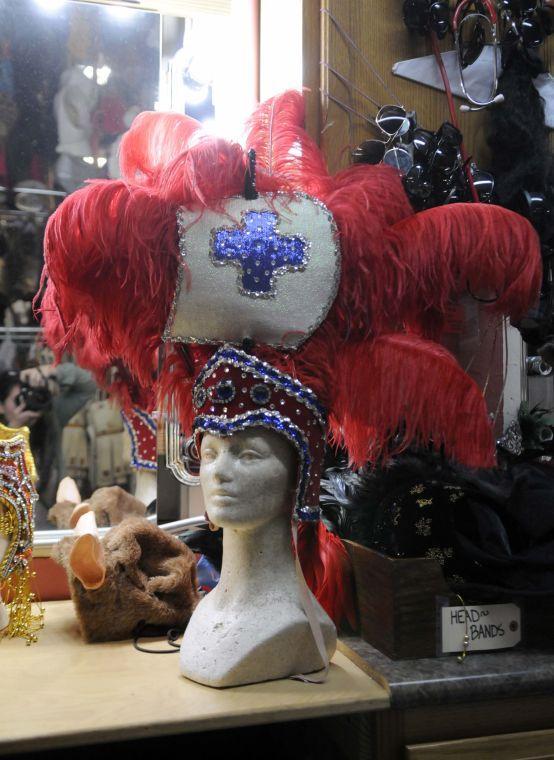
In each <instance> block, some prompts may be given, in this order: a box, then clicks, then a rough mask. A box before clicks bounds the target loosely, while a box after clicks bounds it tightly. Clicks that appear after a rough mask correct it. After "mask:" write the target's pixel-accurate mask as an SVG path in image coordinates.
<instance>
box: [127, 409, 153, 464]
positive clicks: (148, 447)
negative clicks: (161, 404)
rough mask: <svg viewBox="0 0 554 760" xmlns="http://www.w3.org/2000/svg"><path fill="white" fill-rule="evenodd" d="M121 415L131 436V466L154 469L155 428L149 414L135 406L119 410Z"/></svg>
mask: <svg viewBox="0 0 554 760" xmlns="http://www.w3.org/2000/svg"><path fill="white" fill-rule="evenodd" d="M121 417H122V419H123V422H124V424H125V427H126V428H127V432H128V433H129V437H130V438H131V467H134V469H135V470H155V469H156V467H157V453H156V429H157V428H156V423H155V422H154V420H153V419H152V417H151V415H149V414H148V412H145V411H144V410H143V409H139V408H138V407H136V406H135V407H133V408H132V409H131V411H130V412H121Z"/></svg>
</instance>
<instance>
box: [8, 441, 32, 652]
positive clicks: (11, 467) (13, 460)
mask: <svg viewBox="0 0 554 760" xmlns="http://www.w3.org/2000/svg"><path fill="white" fill-rule="evenodd" d="M6 430H10V428H5V427H4V431H3V432H4V433H5V431H6ZM24 430H26V431H27V434H28V432H29V431H28V429H27V428H25V429H24ZM11 432H12V437H11V438H8V439H4V440H0V535H1V536H3V537H4V538H5V539H7V548H6V550H5V552H4V554H3V556H2V557H0V595H1V598H3V599H4V602H5V604H6V606H7V609H8V614H9V622H8V626H7V628H5V629H4V630H3V631H2V632H1V633H2V635H4V636H10V637H14V636H17V637H21V638H24V639H25V640H26V642H27V644H31V643H32V642H34V641H36V640H37V635H36V634H37V631H38V630H39V629H40V628H42V625H43V612H42V608H41V607H40V606H39V609H38V611H37V612H34V611H33V604H34V603H35V594H34V593H33V591H32V588H31V584H32V579H33V576H34V573H33V571H32V568H31V558H32V550H33V507H34V504H35V502H36V501H37V498H38V496H37V493H36V491H35V487H34V485H33V480H32V478H31V475H30V472H29V469H28V464H27V463H28V461H29V455H30V449H29V437H28V435H27V436H25V435H22V434H21V432H20V431H17V434H16V435H13V433H14V431H13V430H11ZM30 459H31V461H32V457H31V458H30ZM33 467H34V462H33Z"/></svg>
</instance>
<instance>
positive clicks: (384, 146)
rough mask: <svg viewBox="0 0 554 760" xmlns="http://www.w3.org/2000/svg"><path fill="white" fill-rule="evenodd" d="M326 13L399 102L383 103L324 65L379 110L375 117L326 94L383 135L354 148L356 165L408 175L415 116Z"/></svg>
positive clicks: (326, 92) (329, 14)
mask: <svg viewBox="0 0 554 760" xmlns="http://www.w3.org/2000/svg"><path fill="white" fill-rule="evenodd" d="M322 12H323V13H326V14H327V16H328V17H329V19H330V20H331V22H332V23H333V25H334V27H335V28H336V29H337V31H338V33H339V34H340V35H341V37H342V38H343V39H344V40H345V41H346V43H347V44H348V45H349V47H350V48H351V49H352V50H354V51H355V52H356V53H357V54H358V56H359V57H360V58H361V60H362V61H363V62H364V64H365V65H366V66H367V67H368V68H369V70H370V71H371V73H372V75H373V76H374V77H375V78H376V79H377V81H378V82H379V83H380V84H381V86H382V87H383V89H385V90H386V91H387V93H388V94H389V95H391V96H392V99H393V100H395V101H396V103H393V104H389V105H381V104H379V103H378V102H377V101H376V100H375V99H374V98H372V97H371V96H370V95H368V94H367V93H365V92H363V90H361V89H360V88H359V87H356V85H354V84H353V83H352V82H350V81H349V80H348V79H347V78H346V77H345V76H344V75H343V74H341V73H340V72H339V71H337V70H336V69H334V68H333V67H332V66H329V64H326V63H325V64H324V65H325V66H326V68H327V70H328V71H329V72H330V73H331V74H333V76H335V77H336V78H337V79H338V80H339V81H340V82H341V83H342V84H343V85H344V86H345V88H346V90H348V91H349V93H351V92H355V93H357V94H358V95H360V96H361V97H362V98H364V99H365V100H366V101H368V102H369V103H370V104H371V105H372V106H373V108H374V109H376V115H375V118H372V117H371V116H368V115H367V114H365V113H362V112H361V111H360V110H358V109H357V108H354V107H353V106H351V105H349V104H348V103H345V102H344V101H343V100H341V99H340V98H337V97H336V96H335V95H333V94H331V93H330V92H328V91H324V95H326V96H327V97H328V98H329V100H331V101H333V102H334V103H336V104H337V105H338V106H340V107H341V108H342V109H344V110H345V111H347V112H348V113H351V114H353V115H354V116H357V117H358V118H360V119H362V120H363V121H365V122H366V123H367V124H370V125H371V126H373V127H375V128H376V129H377V130H378V131H379V133H380V137H381V139H378V138H373V139H369V140H364V141H363V142H362V143H361V144H360V145H359V146H358V147H357V148H355V149H354V151H353V152H352V159H353V161H354V163H367V164H380V163H383V164H387V165H389V166H393V167H394V168H395V169H397V170H398V171H399V172H400V173H401V174H402V175H405V174H406V172H408V171H409V170H410V168H411V166H412V164H413V159H412V154H411V151H410V150H409V149H408V148H407V146H406V144H405V143H408V142H409V140H410V134H411V132H412V130H413V128H414V127H415V113H413V112H408V111H407V110H406V109H405V108H404V106H402V105H401V104H400V102H399V100H398V98H397V97H396V95H395V94H394V93H393V92H392V90H391V89H390V87H389V86H388V85H387V83H386V82H385V81H384V79H383V78H382V77H381V75H380V74H379V72H378V71H377V70H376V69H375V68H374V67H373V66H372V64H371V63H370V62H369V61H368V59H367V58H366V57H365V56H364V54H363V53H362V51H361V50H360V49H359V47H358V46H357V45H356V43H355V42H354V40H353V39H352V38H351V37H350V35H349V34H348V33H347V32H346V31H345V30H344V29H343V28H342V26H341V25H340V24H339V22H338V21H337V19H336V18H335V17H334V16H333V14H331V13H330V12H329V11H328V10H327V9H322Z"/></svg>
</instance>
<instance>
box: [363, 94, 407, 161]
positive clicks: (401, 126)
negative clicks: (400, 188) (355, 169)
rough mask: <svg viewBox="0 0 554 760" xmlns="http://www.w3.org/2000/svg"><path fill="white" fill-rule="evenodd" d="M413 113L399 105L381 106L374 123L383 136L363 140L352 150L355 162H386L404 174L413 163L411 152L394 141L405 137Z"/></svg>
mask: <svg viewBox="0 0 554 760" xmlns="http://www.w3.org/2000/svg"><path fill="white" fill-rule="evenodd" d="M413 118H414V116H413V114H412V115H410V114H408V113H407V111H406V110H405V109H404V108H402V107H401V106H395V105H386V106H382V107H381V108H380V109H379V111H378V113H377V116H376V117H375V125H376V126H377V127H378V128H379V129H380V130H381V132H382V133H383V135H384V136H385V139H384V140H376V139H371V140H364V141H363V142H362V143H360V145H358V147H357V148H354V150H353V151H352V160H353V162H354V163H355V164H381V163H383V164H387V165H389V166H394V167H395V168H396V169H398V170H399V171H400V172H401V173H402V174H405V173H406V172H407V171H408V170H409V169H410V167H411V166H412V164H413V159H412V156H411V153H410V152H409V151H408V150H407V149H406V148H405V147H403V146H399V145H396V144H395V143H396V142H397V141H398V140H401V139H402V138H405V137H406V136H407V135H408V133H409V132H410V131H411V129H412V123H413Z"/></svg>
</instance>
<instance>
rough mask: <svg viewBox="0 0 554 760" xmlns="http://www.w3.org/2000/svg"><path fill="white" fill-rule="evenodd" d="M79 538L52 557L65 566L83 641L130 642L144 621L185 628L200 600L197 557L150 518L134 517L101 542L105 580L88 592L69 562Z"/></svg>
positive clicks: (68, 541)
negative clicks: (134, 632) (129, 639)
mask: <svg viewBox="0 0 554 760" xmlns="http://www.w3.org/2000/svg"><path fill="white" fill-rule="evenodd" d="M75 540H76V539H74V538H64V539H63V540H62V541H61V542H60V543H59V544H58V545H57V546H56V547H55V549H54V552H53V555H52V556H53V558H54V559H55V560H56V561H57V562H59V564H61V565H62V566H63V567H65V569H66V571H67V575H68V580H69V587H70V590H71V597H72V599H73V603H74V605H75V610H76V613H77V617H78V619H79V624H80V627H81V631H82V634H83V637H84V639H85V640H86V641H88V642H93V641H113V640H116V639H126V638H131V636H132V632H133V630H134V629H135V627H136V625H137V624H138V623H139V622H140V621H144V622H145V623H147V624H150V625H159V626H166V627H167V628H171V627H176V628H177V627H178V628H183V627H184V626H185V624H186V623H187V622H188V620H189V618H190V616H191V614H192V612H193V610H194V608H195V606H196V604H197V602H198V592H197V586H196V562H195V559H194V554H193V553H192V552H191V550H190V549H189V548H188V547H187V546H185V545H184V544H183V543H181V541H179V540H178V539H177V538H175V537H174V536H171V535H169V534H167V533H165V532H164V531H163V530H161V529H160V528H158V527H156V526H155V525H152V524H151V523H149V522H148V521H147V520H144V519H139V518H134V517H130V518H127V519H126V520H124V521H123V522H121V523H120V524H119V525H117V526H116V527H114V528H112V529H111V530H109V531H108V533H107V534H106V535H105V536H104V538H103V539H102V547H103V550H104V557H105V563H106V577H105V581H104V583H103V584H102V586H101V587H100V588H98V589H96V590H87V589H85V587H84V586H83V584H82V583H81V581H80V580H78V579H77V578H76V577H75V575H74V573H73V571H72V570H71V567H70V564H69V555H70V552H71V548H72V546H73V544H74V542H75Z"/></svg>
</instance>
